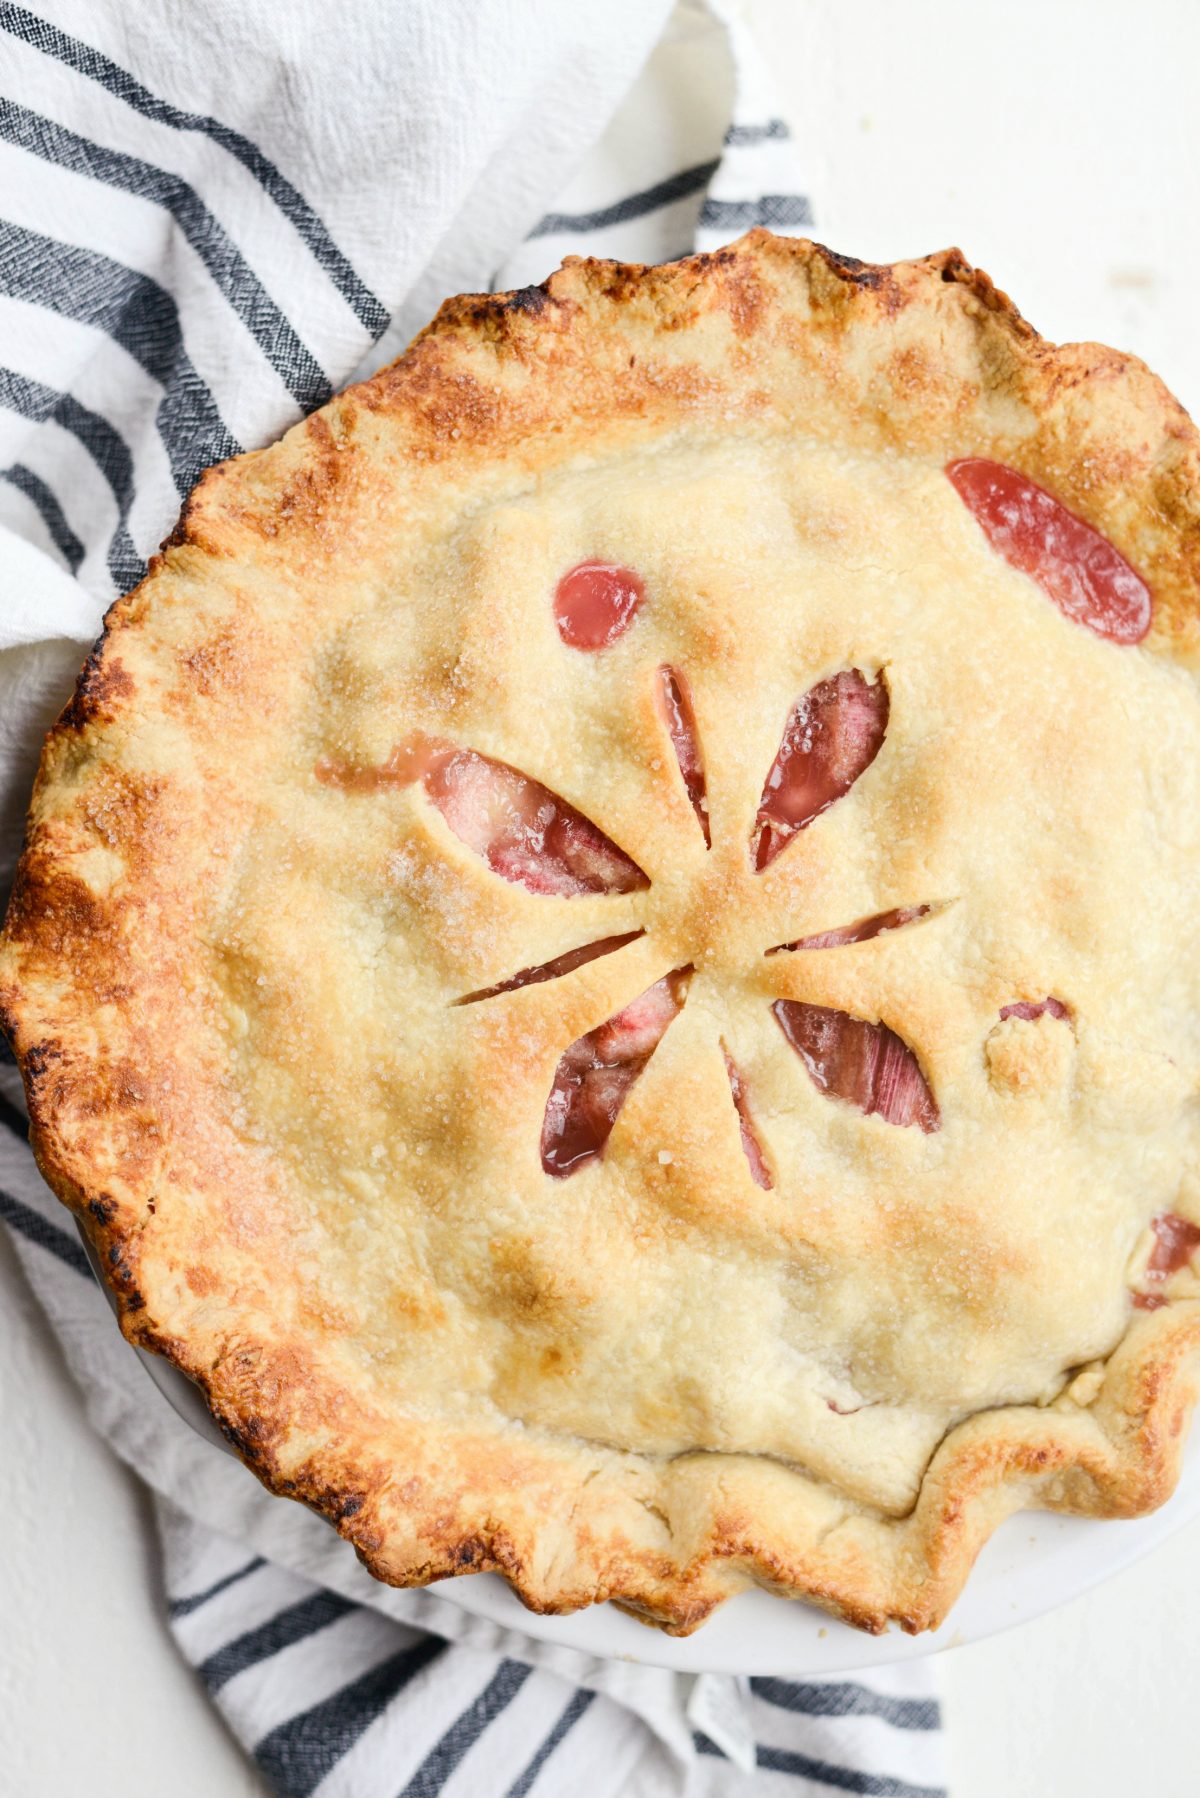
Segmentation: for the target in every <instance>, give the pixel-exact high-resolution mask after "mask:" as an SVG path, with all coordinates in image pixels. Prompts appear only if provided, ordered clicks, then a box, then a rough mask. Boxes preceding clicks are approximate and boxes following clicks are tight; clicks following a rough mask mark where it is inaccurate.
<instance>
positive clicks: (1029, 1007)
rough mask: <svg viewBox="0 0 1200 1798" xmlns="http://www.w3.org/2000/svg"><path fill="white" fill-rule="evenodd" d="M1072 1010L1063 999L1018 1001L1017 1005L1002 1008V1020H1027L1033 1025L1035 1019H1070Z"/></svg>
mask: <svg viewBox="0 0 1200 1798" xmlns="http://www.w3.org/2000/svg"><path fill="white" fill-rule="evenodd" d="M1070 1015H1071V1012H1070V1008H1069V1007H1068V1006H1066V1005H1064V1004H1063V1002H1062V1000H1061V999H1018V1000H1017V1002H1016V1004H1015V1005H1002V1006H1001V1007H1000V1020H1001V1022H1002V1023H1003V1021H1004V1019H1005V1018H1025V1019H1026V1020H1027V1021H1028V1022H1030V1023H1032V1022H1033V1020H1034V1019H1035V1018H1040V1017H1050V1018H1069V1017H1070Z"/></svg>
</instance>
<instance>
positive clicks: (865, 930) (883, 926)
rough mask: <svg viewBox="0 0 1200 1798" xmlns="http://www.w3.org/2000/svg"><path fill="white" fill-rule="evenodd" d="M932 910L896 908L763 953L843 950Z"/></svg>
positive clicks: (909, 907) (903, 924) (780, 945)
mask: <svg viewBox="0 0 1200 1798" xmlns="http://www.w3.org/2000/svg"><path fill="white" fill-rule="evenodd" d="M933 909H934V908H933V906H932V905H898V906H895V907H894V908H893V909H892V910H891V911H880V912H876V913H875V915H874V917H871V918H860V919H859V921H858V923H857V924H842V925H840V926H839V927H838V928H837V929H836V930H819V931H818V932H817V933H816V935H815V936H802V937H799V938H797V940H796V941H795V942H794V943H777V944H776V945H775V947H774V948H773V949H768V950H766V951H765V953H766V954H767V955H784V954H786V953H788V952H789V951H791V950H793V949H843V948H845V946H846V944H847V943H869V942H870V940H871V938H872V937H876V936H882V935H883V933H884V932H885V931H886V930H902V929H903V928H904V926H905V925H906V924H913V923H915V922H916V920H917V919H918V918H925V917H928V915H929V913H930V912H931V911H932V910H933ZM1003 1015H1004V1014H1003V1013H1001V1016H1003Z"/></svg>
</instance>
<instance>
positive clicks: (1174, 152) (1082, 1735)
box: [0, 0, 1200, 1798]
mask: <svg viewBox="0 0 1200 1798" xmlns="http://www.w3.org/2000/svg"><path fill="white" fill-rule="evenodd" d="M748 10H749V14H750V18H751V22H752V25H753V27H754V29H755V32H756V35H757V36H758V38H759V40H760V43H762V45H763V46H764V47H765V48H766V49H767V50H768V52H769V60H770V63H771V65H772V68H773V70H774V72H775V74H776V78H777V80H778V81H779V83H780V88H781V97H782V100H783V108H784V111H785V112H786V113H787V114H788V116H789V118H790V119H791V122H792V124H793V127H794V129H795V130H796V132H797V135H798V136H799V137H800V139H801V142H802V143H803V145H804V147H805V151H806V154H807V157H808V163H809V167H810V169H811V171H812V182H813V186H814V189H815V191H816V193H817V195H818V203H819V209H820V229H819V235H820V236H821V237H822V238H824V239H825V240H826V241H828V242H829V243H831V244H832V245H833V246H834V247H835V248H836V249H839V250H842V251H845V252H848V253H850V254H853V255H857V256H860V257H863V258H864V259H868V260H891V259H894V258H899V257H903V256H910V255H918V254H922V253H924V252H926V251H929V250H933V249H938V248H942V247H944V246H945V245H946V244H949V243H957V244H959V245H960V246H961V248H962V249H963V250H964V251H965V252H966V254H967V255H968V256H969V257H970V258H971V259H972V260H973V261H976V262H978V263H980V264H982V265H983V267H985V268H987V269H988V271H989V272H990V273H991V274H992V275H993V276H994V277H995V278H996V279H997V281H998V282H999V283H1000V285H1001V286H1002V287H1004V288H1005V289H1006V290H1007V291H1009V292H1010V293H1011V294H1012V295H1013V297H1014V298H1015V299H1016V301H1017V303H1018V305H1019V306H1020V307H1021V309H1022V311H1023V312H1025V314H1026V315H1027V316H1028V317H1029V318H1030V319H1032V321H1033V322H1034V323H1035V324H1036V325H1037V326H1038V328H1039V329H1040V330H1042V331H1044V332H1045V333H1046V334H1047V335H1049V336H1052V337H1060V338H1064V337H1093V338H1097V339H1099V340H1100V341H1102V342H1105V341H1106V342H1110V343H1114V344H1117V345H1119V346H1120V347H1122V348H1125V349H1131V350H1135V351H1136V352H1137V353H1138V354H1140V355H1142V356H1143V357H1144V358H1145V359H1146V360H1147V361H1148V362H1149V363H1150V364H1151V366H1152V367H1154V368H1155V369H1156V370H1157V371H1158V372H1159V373H1160V374H1162V375H1163V376H1164V377H1165V379H1166V380H1167V382H1168V384H1169V385H1171V386H1172V387H1173V388H1174V389H1175V391H1176V392H1177V393H1178V395H1179V397H1180V398H1181V399H1182V400H1183V402H1184V404H1185V405H1189V404H1190V405H1191V406H1192V407H1193V408H1195V407H1200V332H1198V331H1197V325H1196V317H1195V314H1196V295H1197V294H1198V293H1200V204H1198V201H1200V176H1198V171H1200V127H1198V126H1197V123H1196V118H1197V113H1196V107H1195V103H1194V94H1193V88H1194V82H1195V71H1196V68H1197V66H1200V9H1197V8H1194V7H1192V6H1191V5H1190V4H1189V3H1188V0H1140V4H1138V5H1136V6H1135V5H1134V4H1132V0H1007V4H1006V5H1005V6H1004V7H1002V8H985V7H977V6H956V5H955V4H954V3H953V0H905V3H904V4H903V5H896V4H894V0H854V3H853V4H850V3H848V0H748ZM0 1409H2V1424H0V1432H2V1435H0V1439H2V1440H3V1443H4V1452H3V1455H2V1456H0V1520H2V1522H3V1529H4V1536H5V1542H4V1550H3V1553H2V1554H0V1616H2V1617H3V1629H4V1651H3V1653H2V1654H0V1719H2V1721H0V1774H2V1775H3V1777H2V1778H0V1785H2V1786H3V1789H4V1790H5V1791H12V1792H13V1793H20V1794H21V1795H22V1798H59V1795H60V1794H66V1793H75V1792H85V1793H87V1794H88V1798H161V1794H163V1793H169V1794H170V1795H171V1798H248V1795H249V1794H260V1793H261V1791H262V1788H261V1786H260V1785H259V1782H258V1781H257V1779H256V1778H255V1777H254V1775H253V1774H252V1773H251V1771H250V1770H249V1769H248V1767H247V1766H246V1764H245V1762H244V1760H243V1758H242V1756H241V1754H240V1752H239V1751H238V1750H237V1749H236V1748H235V1747H234V1745H233V1743H232V1742H231V1740H230V1739H229V1738H228V1737H227V1736H226V1734H225V1733H224V1730H223V1728H222V1726H221V1724H220V1722H219V1721H218V1719H217V1717H216V1714H215V1713H214V1712H213V1711H212V1709H211V1708H210V1706H209V1704H208V1702H207V1700H206V1699H205V1698H204V1696H203V1694H202V1693H201V1691H200V1688H199V1686H198V1685H197V1683H196V1682H195V1680H194V1678H193V1676H192V1675H191V1674H190V1673H189V1671H188V1670H187V1669H186V1667H185V1666H184V1665H183V1663H182V1661H180V1660H179V1659H178V1657H177V1656H176V1654H175V1652H174V1649H173V1647H172V1645H171V1642H170V1639H169V1637H168V1635H167V1632H166V1628H165V1625H164V1623H163V1620H162V1607H161V1603H160V1595H159V1593H158V1590H157V1586H156V1573H155V1557H154V1553H153V1548H152V1544H151V1540H150V1533H149V1522H148V1516H147V1511H146V1507H145V1504H144V1501H143V1499H142V1497H141V1494H140V1492H139V1489H138V1486H137V1484H136V1482H135V1481H134V1480H133V1479H132V1478H131V1477H130V1476H129V1475H128V1474H127V1473H126V1472H125V1471H124V1470H123V1469H122V1468H120V1467H119V1466H118V1464H117V1463H116V1462H115V1461H114V1459H113V1457H112V1456H111V1455H110V1454H109V1452H108V1451H107V1449H105V1448H104V1447H103V1446H102V1445H101V1444H100V1443H99V1442H98V1441H97V1440H96V1439H95V1438H94V1437H93V1436H92V1434H91V1432H90V1431H89V1430H88V1428H87V1426H86V1424H85V1422H84V1418H83V1412H82V1408H81V1406H80V1403H79V1401H78V1398H77V1397H76V1394H75V1392H74V1390H73V1389H72V1387H71V1384H70V1382H69V1380H68V1378H67V1375H66V1373H65V1371H64V1369H63V1366H62V1364H61V1361H60V1359H59V1357H58V1355H57V1352H56V1350H55V1347H54V1344H53V1342H52V1340H51V1339H50V1338H49V1336H48V1334H47V1332H46V1330H45V1327H44V1326H43V1325H42V1323H41V1320H40V1318H39V1317H38V1316H37V1314H36V1311H35V1308H34V1306H33V1303H32V1300H31V1299H30V1298H29V1296H28V1294H27V1292H26V1289H25V1288H24V1286H23V1284H22V1281H21V1279H20V1276H19V1273H18V1271H17V1268H16V1265H15V1262H14V1259H13V1257H12V1254H11V1251H10V1249H9V1248H8V1246H7V1244H6V1243H3V1242H0ZM1097 1527H1105V1528H1108V1529H1112V1530H1117V1529H1119V1528H1120V1527H1121V1526H1120V1525H1119V1524H1110V1525H1105V1526H1097ZM1198 1611H1200V1525H1191V1526H1189V1527H1188V1528H1187V1529H1185V1530H1184V1531H1182V1532H1181V1533H1180V1534H1179V1535H1178V1536H1177V1537H1175V1538H1174V1540H1173V1541H1172V1542H1171V1543H1169V1544H1168V1545H1167V1546H1166V1547H1165V1548H1163V1549H1160V1550H1158V1551H1157V1552H1156V1553H1155V1554H1154V1555H1153V1556H1151V1557H1150V1558H1149V1559H1148V1560H1146V1561H1143V1562H1142V1563H1140V1564H1139V1565H1138V1566H1137V1567H1134V1568H1133V1569H1132V1570H1130V1571H1128V1572H1125V1573H1123V1574H1121V1575H1119V1576H1118V1577H1117V1578H1115V1579H1114V1580H1112V1581H1111V1582H1110V1583H1109V1584H1107V1585H1106V1586H1103V1587H1102V1588H1100V1589H1099V1590H1098V1591H1095V1592H1093V1593H1091V1594H1090V1595H1089V1596H1087V1597H1086V1598H1082V1599H1080V1600H1078V1601H1077V1602H1076V1603H1074V1604H1072V1605H1069V1606H1067V1607H1066V1608H1065V1609H1063V1610H1060V1611H1058V1612H1056V1613H1054V1614H1053V1615H1051V1616H1049V1617H1045V1618H1042V1619H1041V1620H1039V1621H1038V1622H1036V1623H1031V1624H1027V1625H1025V1626H1024V1627H1022V1628H1021V1629H1019V1630H1015V1631H1011V1632H1009V1633H1008V1634H1006V1635H1003V1636H999V1637H996V1638H993V1639H992V1640H991V1641H988V1642H984V1643H981V1644H979V1645H977V1646H975V1647H971V1648H965V1649H957V1650H954V1651H952V1652H950V1653H949V1654H946V1655H944V1656H943V1657H942V1659H941V1669H942V1674H943V1679H944V1685H945V1693H946V1707H947V1715H948V1720H949V1725H950V1743H951V1768H952V1775H953V1792H954V1798H1013V1794H1017V1793H1019V1794H1021V1795H1022V1798H1079V1795H1080V1794H1083V1793H1086V1794H1088V1798H1127V1794H1129V1793H1131V1792H1147V1793H1152V1794H1153V1798H1185V1794H1187V1795H1188V1798H1190V1795H1191V1794H1192V1793H1194V1791H1195V1790H1196V1786H1197V1778H1198V1775H1197V1768H1196V1736H1195V1727H1194V1724H1193V1722H1192V1715H1193V1706H1194V1702H1195V1698H1194V1689H1195V1647H1196V1642H1197V1623H1196V1618H1197V1614H1198Z"/></svg>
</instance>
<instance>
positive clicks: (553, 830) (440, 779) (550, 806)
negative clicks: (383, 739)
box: [315, 738, 650, 899]
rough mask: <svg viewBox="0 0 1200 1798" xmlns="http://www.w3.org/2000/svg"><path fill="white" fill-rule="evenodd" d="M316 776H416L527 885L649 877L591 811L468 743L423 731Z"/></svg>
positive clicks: (492, 861)
mask: <svg viewBox="0 0 1200 1798" xmlns="http://www.w3.org/2000/svg"><path fill="white" fill-rule="evenodd" d="M315 771H316V775H317V779H318V780H321V781H324V782H325V783H326V784H327V785H330V786H339V787H343V788H345V789H346V790H347V791H350V792H368V791H372V790H374V789H377V788H379V787H388V786H407V785H408V784H409V783H410V782H411V781H414V780H420V781H421V783H422V784H423V786H424V788H425V791H426V793H427V794H428V796H429V799H430V800H431V801H432V803H433V804H434V805H435V806H436V807H437V809H438V811H439V812H440V813H441V814H442V817H443V818H444V819H445V820H446V823H447V824H448V825H449V827H450V829H451V830H452V831H453V832H454V834H455V836H456V837H457V838H458V839H459V841H460V842H462V843H465V844H466V845H467V847H468V849H473V850H474V851H475V853H476V854H477V855H480V856H482V857H483V859H484V861H486V862H487V864H488V866H489V867H490V868H492V869H493V870H494V871H495V872H496V873H497V874H499V875H501V876H503V878H504V879H505V880H510V881H512V882H513V883H514V885H517V886H523V887H526V888H528V890H529V891H530V892H531V893H539V894H552V895H555V896H557V897H559V898H566V899H570V898H574V897H576V896H578V895H579V894H582V893H632V892H636V891H637V890H638V889H639V888H642V887H646V886H649V884H650V883H649V881H648V880H647V879H646V876H645V875H644V874H643V873H642V870H641V869H640V868H639V867H638V865H637V863H636V862H634V861H632V860H631V859H630V857H629V856H627V855H626V854H625V852H624V850H622V849H618V848H617V846H616V844H615V843H613V842H611V841H610V839H609V838H608V837H606V836H605V834H604V832H603V831H602V830H599V829H598V828H597V827H596V825H594V824H593V823H592V821H591V819H590V818H585V817H584V816H583V813H582V812H577V811H576V810H575V808H574V806H572V805H568V804H567V801H566V800H565V799H560V798H559V797H558V796H557V795H556V794H554V793H552V792H551V791H550V789H549V788H548V787H544V786H542V785H541V783H540V782H539V781H536V780H530V779H529V777H528V776H527V775H525V774H521V773H520V772H519V771H518V770H517V769H516V768H510V767H509V766H508V765H507V763H505V762H494V761H492V760H491V759H490V757H488V756H486V755H479V754H478V753H477V752H476V751H475V750H473V749H455V748H454V747H453V745H452V744H449V743H438V742H435V741H432V740H430V739H427V738H414V739H412V740H411V741H409V742H407V743H398V744H396V746H395V748H394V749H393V750H392V752H391V754H390V755H389V756H388V759H387V761H386V762H383V763H382V764H380V765H379V766H377V767H374V768H355V767H349V766H346V765H343V764H338V763H333V762H328V761H319V762H318V763H317V765H316V770H315Z"/></svg>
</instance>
